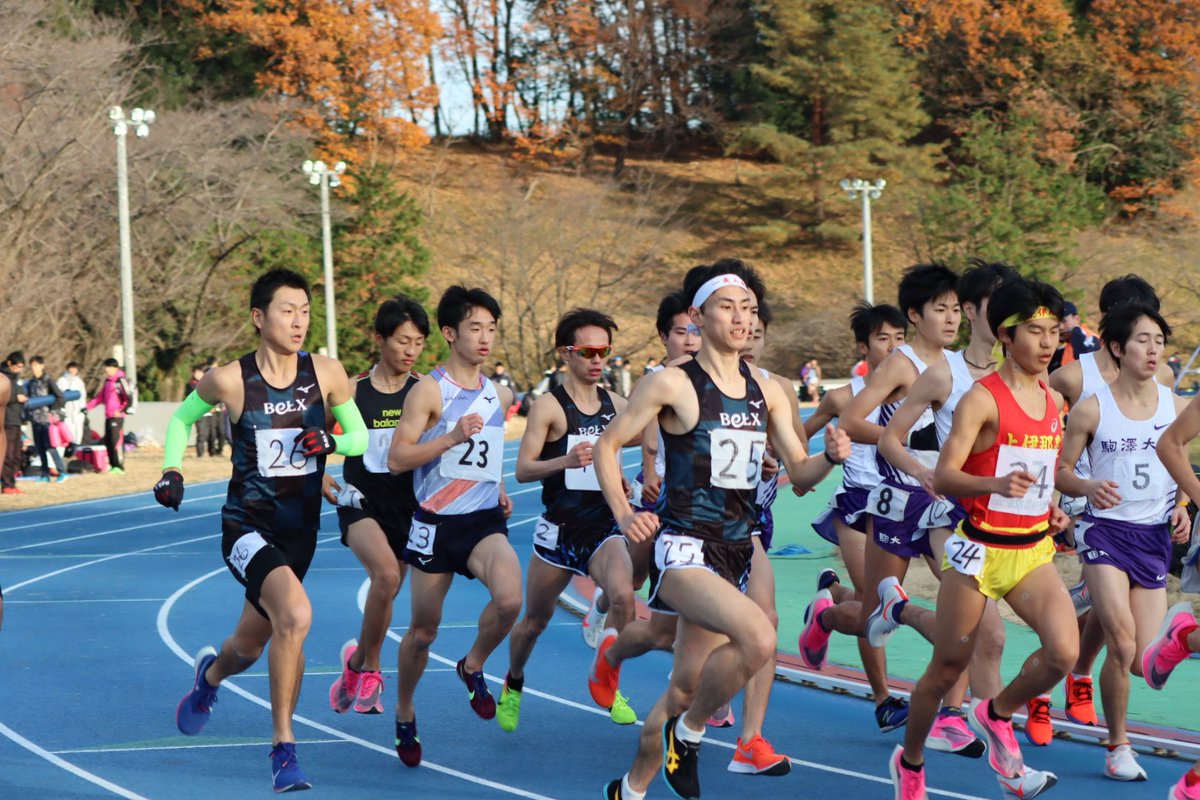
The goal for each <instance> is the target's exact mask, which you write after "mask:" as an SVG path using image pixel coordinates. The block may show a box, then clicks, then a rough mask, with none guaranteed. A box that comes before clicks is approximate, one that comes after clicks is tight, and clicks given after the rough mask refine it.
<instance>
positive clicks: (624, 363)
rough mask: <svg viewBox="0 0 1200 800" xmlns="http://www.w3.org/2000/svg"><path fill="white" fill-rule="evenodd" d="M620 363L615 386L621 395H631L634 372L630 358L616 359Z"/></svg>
mask: <svg viewBox="0 0 1200 800" xmlns="http://www.w3.org/2000/svg"><path fill="white" fill-rule="evenodd" d="M615 360H616V361H619V362H620V363H618V364H617V370H616V375H615V377H616V385H615V386H614V388H615V389H616V390H617V391H618V392H619V393H620V395H621V397H629V393H630V391H632V390H633V372H632V371H631V370H630V369H629V359H627V358H620V357H618V358H617V359H615Z"/></svg>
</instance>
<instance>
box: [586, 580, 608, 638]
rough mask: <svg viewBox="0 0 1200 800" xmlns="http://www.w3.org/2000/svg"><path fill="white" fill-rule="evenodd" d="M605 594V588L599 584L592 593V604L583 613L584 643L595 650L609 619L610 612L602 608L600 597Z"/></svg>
mask: <svg viewBox="0 0 1200 800" xmlns="http://www.w3.org/2000/svg"><path fill="white" fill-rule="evenodd" d="M603 596H604V590H603V589H601V588H600V587H599V586H597V587H596V591H595V592H593V593H592V604H591V605H590V606H588V610H587V613H586V614H584V615H583V629H582V630H583V643H584V644H586V645H587V646H588V647H590V648H592V649H593V650H595V649H596V645H598V644H600V637H601V636H602V635H604V623H605V622H607V621H608V612H607V611H601V610H600V598H601V597H603Z"/></svg>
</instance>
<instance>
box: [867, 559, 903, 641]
mask: <svg viewBox="0 0 1200 800" xmlns="http://www.w3.org/2000/svg"><path fill="white" fill-rule="evenodd" d="M907 602H908V595H907V594H905V593H904V587H902V586H901V585H900V581H898V580H896V579H895V578H893V577H890V576H889V577H887V578H884V579H883V580H881V581H880V582H879V605H878V606H876V607H875V610H874V611H872V612H871V615H870V616H869V617H867V641H868V642H869V643H870V645H871V647H883V646H884V645H886V644H887V640H888V639H889V638H891V636H892V634H893V633H895V632H896V629H897V628H899V627H900V612H901V611H903V610H904V604H905V603H907Z"/></svg>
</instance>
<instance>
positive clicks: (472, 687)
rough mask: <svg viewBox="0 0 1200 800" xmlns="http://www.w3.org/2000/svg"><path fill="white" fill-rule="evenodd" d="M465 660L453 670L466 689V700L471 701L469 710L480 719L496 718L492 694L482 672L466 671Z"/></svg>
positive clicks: (464, 658) (494, 701)
mask: <svg viewBox="0 0 1200 800" xmlns="http://www.w3.org/2000/svg"><path fill="white" fill-rule="evenodd" d="M466 663H467V659H466V657H465V656H464V657H463V658H462V659H461V660H460V661H459V662H458V664H456V665H455V667H454V670H455V672H457V673H458V677H459V678H460V679H461V680H462V682H463V683H464V684H466V687H467V699H469V700H470V701H471V710H472V711H474V712H475V713H476V714H478V715H479V717H480V718H481V719H492V718H494V717H495V716H496V700H495V698H493V697H492V693H491V692H489V691H488V687H487V678H485V677H483V673H482V672H472V673H470V674H468V673H467V671H466Z"/></svg>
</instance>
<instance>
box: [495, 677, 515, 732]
mask: <svg viewBox="0 0 1200 800" xmlns="http://www.w3.org/2000/svg"><path fill="white" fill-rule="evenodd" d="M496 721H497V722H499V723H500V730H502V731H504V732H506V733H512V732H513V731H515V730H516V729H517V723H518V722H520V721H521V693H520V692H518V691H515V690H513V689H510V688H508V681H505V682H504V688H503V689H501V690H500V703H499V704H498V705H497V706H496Z"/></svg>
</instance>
